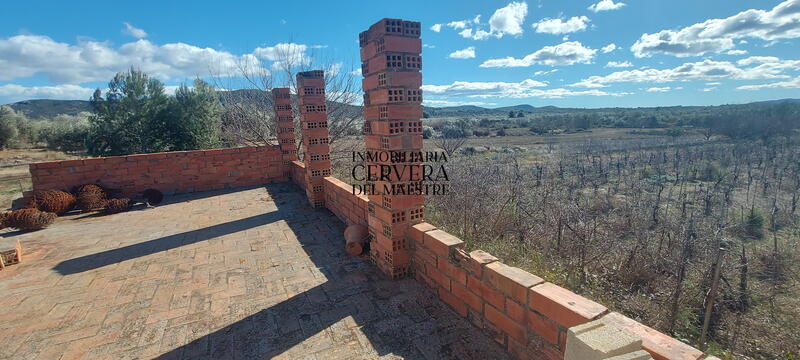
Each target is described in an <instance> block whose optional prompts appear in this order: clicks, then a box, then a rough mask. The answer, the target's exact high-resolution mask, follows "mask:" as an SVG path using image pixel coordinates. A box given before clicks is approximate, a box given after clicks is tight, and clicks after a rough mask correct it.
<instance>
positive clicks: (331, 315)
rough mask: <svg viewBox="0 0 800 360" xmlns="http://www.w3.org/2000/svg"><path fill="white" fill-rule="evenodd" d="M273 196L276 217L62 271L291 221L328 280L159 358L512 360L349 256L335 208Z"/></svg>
mask: <svg viewBox="0 0 800 360" xmlns="http://www.w3.org/2000/svg"><path fill="white" fill-rule="evenodd" d="M267 192H268V194H269V195H270V196H271V197H272V198H273V200H274V202H275V205H276V206H277V210H275V211H271V212H268V213H265V214H262V215H256V216H252V217H248V218H244V219H240V220H236V221H231V222H228V223H224V224H219V225H214V226H211V227H207V228H203V229H198V230H193V231H188V232H184V233H180V234H175V235H170V236H166V237H162V238H159V239H154V240H150V241H146V242H143V243H139V244H134V245H130V246H126V247H122V248H118V249H113V250H109V251H104V252H101V253H97V254H92V255H87V256H83V257H79V258H75V259H71V260H67V261H64V262H61V263H59V264H58V265H57V266H56V267H55V268H54V269H55V270H56V271H58V272H59V273H61V274H64V275H67V274H74V273H78V272H82V271H87V270H91V269H96V268H99V267H102V266H106V265H110V264H113V263H116V262H120V261H125V260H130V259H133V258H137V257H141V256H145V255H149V254H153V253H157V252H160V251H165V250H169V249H174V248H177V247H180V246H183V245H187V244H191V243H195V242H198V241H204V240H208V239H211V238H214V237H218V236H222V235H226V234H230V233H234V232H239V231H243V230H247V229H250V228H254V227H257V226H261V225H265V224H269V223H272V222H276V221H280V220H284V221H286V223H287V225H288V226H289V228H290V230H291V232H292V233H293V234H294V236H295V237H296V238H297V241H298V242H299V243H300V245H301V246H302V249H303V251H304V252H305V253H306V255H307V256H308V258H310V259H311V261H312V262H313V266H315V267H316V268H317V269H319V270H320V272H321V273H322V274H323V275H324V276H325V278H326V279H327V281H326V282H324V283H322V284H319V285H316V286H312V285H308V287H310V288H308V289H305V288H304V287H303V284H302V283H301V284H293V285H297V287H299V288H301V289H302V290H301V291H302V292H300V293H298V294H297V295H294V296H291V297H290V298H288V299H286V300H284V301H282V302H280V303H278V304H275V305H272V306H268V307H266V308H262V309H260V310H258V311H256V312H255V313H253V314H252V315H250V316H247V317H246V318H244V319H241V320H239V321H236V322H234V323H232V324H230V325H227V326H225V327H224V328H221V329H219V330H217V331H214V332H212V333H210V334H207V335H204V336H201V337H199V338H197V339H195V340H194V341H191V342H190V343H188V344H186V345H183V346H180V347H178V348H175V349H173V350H171V351H169V352H167V353H164V354H162V355H160V356H159V357H158V358H159V359H200V358H202V359H264V358H267V359H270V358H276V357H277V358H281V359H300V358H302V359H318V360H333V359H361V358H364V359H373V358H376V357H378V356H383V355H388V354H392V355H395V356H398V357H401V358H406V359H506V358H508V357H507V354H506V353H505V352H504V351H503V350H502V348H501V347H499V346H498V345H497V344H496V343H494V342H493V341H492V340H491V339H489V338H488V337H486V336H485V335H483V334H482V333H481V332H480V331H479V330H478V329H477V328H475V327H473V326H472V325H471V324H469V323H468V322H467V321H466V320H465V319H463V318H460V317H459V316H458V315H457V314H455V313H454V312H452V311H451V310H450V309H449V308H446V307H445V306H444V305H443V304H442V303H441V302H439V300H438V299H437V298H436V296H434V295H433V294H432V293H430V292H429V291H427V290H425V289H423V288H422V287H421V286H420V285H419V284H417V283H416V282H415V281H414V280H411V279H405V280H399V281H394V280H388V279H386V278H385V277H384V276H383V275H382V274H381V273H380V272H379V270H377V268H376V267H374V266H373V265H371V264H370V263H369V262H368V261H367V260H365V259H362V258H358V257H353V256H349V255H347V254H346V253H345V251H344V239H343V237H342V236H341V235H339V234H341V233H342V231H343V230H344V225H342V224H341V222H340V221H339V220H338V219H337V218H336V217H335V216H333V215H332V214H331V213H330V212H328V211H327V210H325V209H312V208H310V207H309V206H308V205H307V201H306V199H305V194H304V193H303V192H301V191H299V189H298V188H296V187H295V186H294V185H291V184H288V183H282V184H273V185H269V186H267ZM320 226H324V227H325V229H326V230H325V231H320ZM329 226H334V227H336V228H337V229H336V230H335V231H333V230H330V227H329ZM263 241H269V238H267V239H263ZM359 334H363V336H360V335H359Z"/></svg>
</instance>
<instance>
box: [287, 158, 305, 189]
mask: <svg viewBox="0 0 800 360" xmlns="http://www.w3.org/2000/svg"><path fill="white" fill-rule="evenodd" d="M291 167H292V169H291V173H292V182H293V183H294V184H295V185H297V186H299V187H300V188H301V189H303V191H305V190H306V165H305V164H303V162H302V161H298V160H295V161H292V162H291Z"/></svg>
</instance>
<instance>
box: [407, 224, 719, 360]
mask: <svg viewBox="0 0 800 360" xmlns="http://www.w3.org/2000/svg"><path fill="white" fill-rule="evenodd" d="M407 240H408V242H409V243H410V244H411V246H412V247H413V256H412V270H413V272H414V277H415V278H416V279H417V280H418V281H420V282H421V283H423V284H425V285H426V286H427V287H428V288H430V289H431V290H432V291H433V292H434V293H436V294H437V295H438V296H439V298H440V299H441V300H442V301H443V302H445V303H447V304H448V305H449V306H450V307H451V308H452V309H453V310H454V311H455V312H456V313H458V314H459V315H461V316H463V317H465V318H467V319H469V321H470V322H472V324H474V325H475V326H477V327H479V328H481V329H484V330H485V331H486V332H487V333H489V334H490V336H492V337H493V338H494V339H495V341H497V342H498V343H500V344H502V345H503V346H505V347H506V349H507V350H508V351H509V353H511V354H512V355H513V356H514V357H515V358H517V359H563V358H564V352H565V348H566V338H567V331H568V329H569V328H571V327H574V326H577V325H581V324H585V323H588V322H590V321H593V320H601V321H603V322H605V323H608V324H610V325H612V326H614V327H616V328H618V329H620V330H622V331H625V332H627V333H629V334H631V335H634V336H636V337H639V338H641V339H642V348H643V349H644V350H646V351H647V352H649V353H650V355H651V356H652V357H653V358H655V359H657V360H667V359H669V360H672V359H681V360H689V359H702V358H703V357H704V354H703V353H702V352H701V351H699V350H697V349H695V348H693V347H691V346H689V345H686V344H685V343H683V342H681V341H678V340H677V339H674V338H672V337H670V336H667V335H665V334H662V333H660V332H658V331H656V330H654V329H652V328H649V327H647V326H645V325H643V324H641V323H638V322H636V321H634V320H632V319H630V318H627V317H625V316H623V315H621V314H618V313H615V312H611V313H609V311H608V309H607V308H606V307H605V306H603V305H601V304H598V303H596V302H594V301H591V300H589V299H587V298H584V297H582V296H580V295H577V294H575V293H573V292H571V291H569V290H567V289H565V288H562V287H560V286H558V285H555V284H552V283H549V282H545V281H544V280H543V279H541V278H539V277H537V276H535V275H533V274H530V273H528V272H526V271H524V270H521V269H518V268H514V267H511V266H508V265H506V264H504V263H502V262H501V261H500V260H499V259H497V258H496V257H494V256H492V255H491V254H489V253H486V252H483V251H480V250H476V251H473V252H471V253H467V252H465V251H464V250H463V249H464V242H463V241H461V240H460V239H458V238H456V237H454V236H452V235H450V234H448V233H446V232H444V231H442V230H439V229H436V227H435V226H433V225H431V224H428V223H421V224H417V225H414V226H412V227H411V228H409V231H408V234H407Z"/></svg>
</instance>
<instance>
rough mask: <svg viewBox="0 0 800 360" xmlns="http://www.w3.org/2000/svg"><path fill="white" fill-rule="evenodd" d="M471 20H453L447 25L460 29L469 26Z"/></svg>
mask: <svg viewBox="0 0 800 360" xmlns="http://www.w3.org/2000/svg"><path fill="white" fill-rule="evenodd" d="M470 22H471V21H470V20H459V21H451V22H449V23H448V24H447V26H449V27H451V28H453V29H456V30H458V29H463V28H465V27H467V24H469V23H470Z"/></svg>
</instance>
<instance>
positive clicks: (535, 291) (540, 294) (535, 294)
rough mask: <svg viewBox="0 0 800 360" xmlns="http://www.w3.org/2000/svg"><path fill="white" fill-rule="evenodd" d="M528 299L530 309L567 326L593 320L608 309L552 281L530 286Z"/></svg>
mask: <svg viewBox="0 0 800 360" xmlns="http://www.w3.org/2000/svg"><path fill="white" fill-rule="evenodd" d="M529 299H530V302H529V304H528V306H530V307H531V309H534V310H536V311H538V312H539V313H541V314H542V315H544V316H547V317H549V318H550V319H551V320H553V321H555V322H556V323H558V324H560V325H561V326H563V327H567V328H569V327H573V326H575V325H580V324H583V323H586V322H589V321H591V320H594V319H596V318H597V317H599V316H600V315H603V314H605V313H606V312H607V311H608V308H606V307H605V306H603V305H600V304H598V303H596V302H594V301H592V300H589V299H587V298H585V297H583V296H580V295H578V294H576V293H574V292H572V291H569V290H567V289H565V288H563V287H561V286H558V285H556V284H553V283H544V284H541V285H537V286H534V287H532V288H531V289H530V296H529Z"/></svg>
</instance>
